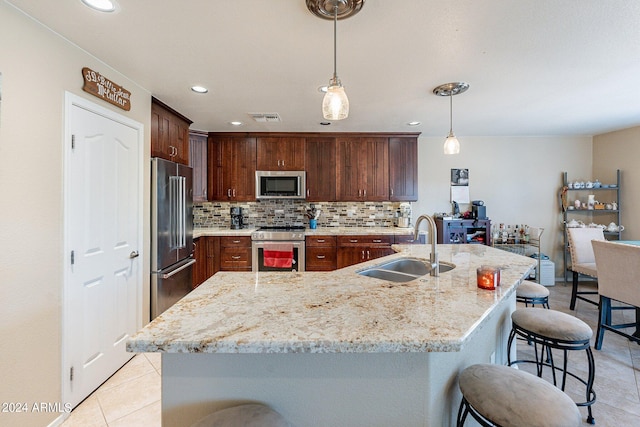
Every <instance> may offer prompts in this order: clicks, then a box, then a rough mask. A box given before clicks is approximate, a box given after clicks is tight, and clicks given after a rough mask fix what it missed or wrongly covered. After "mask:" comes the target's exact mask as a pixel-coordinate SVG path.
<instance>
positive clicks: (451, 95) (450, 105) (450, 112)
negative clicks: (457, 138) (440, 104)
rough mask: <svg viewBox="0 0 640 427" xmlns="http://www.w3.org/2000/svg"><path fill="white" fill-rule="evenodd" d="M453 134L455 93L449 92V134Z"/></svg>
mask: <svg viewBox="0 0 640 427" xmlns="http://www.w3.org/2000/svg"><path fill="white" fill-rule="evenodd" d="M451 135H453V93H449V136H451Z"/></svg>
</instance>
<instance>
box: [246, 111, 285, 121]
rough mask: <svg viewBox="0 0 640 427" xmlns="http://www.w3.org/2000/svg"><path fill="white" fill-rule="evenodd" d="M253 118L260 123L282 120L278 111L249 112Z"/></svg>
mask: <svg viewBox="0 0 640 427" xmlns="http://www.w3.org/2000/svg"><path fill="white" fill-rule="evenodd" d="M249 115H250V116H251V117H253V120H255V121H256V122H260V123H265V122H277V123H280V122H281V121H282V120H281V119H280V114H278V113H249Z"/></svg>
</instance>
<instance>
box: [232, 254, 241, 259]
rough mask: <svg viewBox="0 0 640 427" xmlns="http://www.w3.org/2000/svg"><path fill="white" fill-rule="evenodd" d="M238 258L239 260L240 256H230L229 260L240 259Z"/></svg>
mask: <svg viewBox="0 0 640 427" xmlns="http://www.w3.org/2000/svg"><path fill="white" fill-rule="evenodd" d="M240 258H241V256H240V255H232V256H231V259H240Z"/></svg>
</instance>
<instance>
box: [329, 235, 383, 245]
mask: <svg viewBox="0 0 640 427" xmlns="http://www.w3.org/2000/svg"><path fill="white" fill-rule="evenodd" d="M392 243H393V235H380V236H378V235H354V236H338V246H362V245H367V246H375V245H386V246H389V245H391V244H392Z"/></svg>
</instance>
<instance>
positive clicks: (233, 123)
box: [229, 121, 242, 126]
mask: <svg viewBox="0 0 640 427" xmlns="http://www.w3.org/2000/svg"><path fill="white" fill-rule="evenodd" d="M229 124H231V125H234V126H242V122H236V121H234V122H229Z"/></svg>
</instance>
